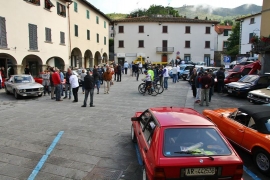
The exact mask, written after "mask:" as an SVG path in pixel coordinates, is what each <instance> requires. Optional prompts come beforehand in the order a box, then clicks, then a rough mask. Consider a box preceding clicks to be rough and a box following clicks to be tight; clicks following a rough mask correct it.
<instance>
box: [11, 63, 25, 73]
mask: <svg viewBox="0 0 270 180" xmlns="http://www.w3.org/2000/svg"><path fill="white" fill-rule="evenodd" d="M13 68H14V74H23V73H24V72H23V69H22V65H18V64H17V65H14V66H13Z"/></svg>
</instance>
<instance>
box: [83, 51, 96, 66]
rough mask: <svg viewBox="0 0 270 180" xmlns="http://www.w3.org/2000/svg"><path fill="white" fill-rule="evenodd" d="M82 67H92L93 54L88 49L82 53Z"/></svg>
mask: <svg viewBox="0 0 270 180" xmlns="http://www.w3.org/2000/svg"><path fill="white" fill-rule="evenodd" d="M84 67H85V68H89V67H94V63H93V54H92V52H91V51H90V50H89V49H87V50H86V51H85V53H84Z"/></svg>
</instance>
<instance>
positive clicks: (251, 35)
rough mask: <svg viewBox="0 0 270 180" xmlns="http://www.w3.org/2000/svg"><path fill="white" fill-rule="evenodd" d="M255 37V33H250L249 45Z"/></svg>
mask: <svg viewBox="0 0 270 180" xmlns="http://www.w3.org/2000/svg"><path fill="white" fill-rule="evenodd" d="M253 35H254V34H253V33H249V41H248V42H249V43H251V39H252V37H253Z"/></svg>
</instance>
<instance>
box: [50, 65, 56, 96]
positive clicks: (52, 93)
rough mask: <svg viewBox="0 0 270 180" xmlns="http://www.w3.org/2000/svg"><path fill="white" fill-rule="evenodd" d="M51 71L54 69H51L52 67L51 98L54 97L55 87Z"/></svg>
mask: <svg viewBox="0 0 270 180" xmlns="http://www.w3.org/2000/svg"><path fill="white" fill-rule="evenodd" d="M53 73H54V69H53V67H50V85H51V99H55V97H54V94H55V87H54V83H53V78H52V75H53Z"/></svg>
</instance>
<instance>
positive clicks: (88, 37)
mask: <svg viewBox="0 0 270 180" xmlns="http://www.w3.org/2000/svg"><path fill="white" fill-rule="evenodd" d="M87 40H90V30H87Z"/></svg>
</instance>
